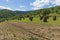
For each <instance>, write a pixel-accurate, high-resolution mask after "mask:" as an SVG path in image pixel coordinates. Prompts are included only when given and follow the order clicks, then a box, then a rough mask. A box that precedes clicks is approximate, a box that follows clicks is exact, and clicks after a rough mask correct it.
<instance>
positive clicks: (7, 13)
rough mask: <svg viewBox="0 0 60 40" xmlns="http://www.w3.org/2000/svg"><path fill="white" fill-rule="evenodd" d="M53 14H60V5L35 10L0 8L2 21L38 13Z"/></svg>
mask: <svg viewBox="0 0 60 40" xmlns="http://www.w3.org/2000/svg"><path fill="white" fill-rule="evenodd" d="M50 14H51V15H53V14H55V15H56V14H58V15H59V14H60V6H55V7H51V8H44V9H39V10H33V11H12V10H7V9H0V21H2V20H3V21H4V20H11V19H12V20H14V19H18V18H21V17H27V16H31V15H32V16H37V15H39V16H40V15H50Z"/></svg>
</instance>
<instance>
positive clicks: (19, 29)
mask: <svg viewBox="0 0 60 40" xmlns="http://www.w3.org/2000/svg"><path fill="white" fill-rule="evenodd" d="M0 40H60V25H51V24H36V23H27V22H13V23H12V22H3V23H0Z"/></svg>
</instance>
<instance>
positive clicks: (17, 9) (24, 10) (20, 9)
mask: <svg viewBox="0 0 60 40" xmlns="http://www.w3.org/2000/svg"><path fill="white" fill-rule="evenodd" d="M15 10H18V11H26V10H25V9H15Z"/></svg>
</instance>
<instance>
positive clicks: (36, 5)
mask: <svg viewBox="0 0 60 40" xmlns="http://www.w3.org/2000/svg"><path fill="white" fill-rule="evenodd" d="M49 2H50V3H52V4H55V5H60V0H35V1H34V2H32V3H30V5H31V6H32V9H34V10H36V9H41V8H43V6H44V5H48V6H49V7H51V6H50V4H49ZM53 6H54V5H53Z"/></svg>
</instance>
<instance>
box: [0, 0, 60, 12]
mask: <svg viewBox="0 0 60 40" xmlns="http://www.w3.org/2000/svg"><path fill="white" fill-rule="evenodd" d="M58 5H60V0H0V9H9V10H20V11H29V10H37V9H41V8H47V7H52V6H58Z"/></svg>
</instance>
